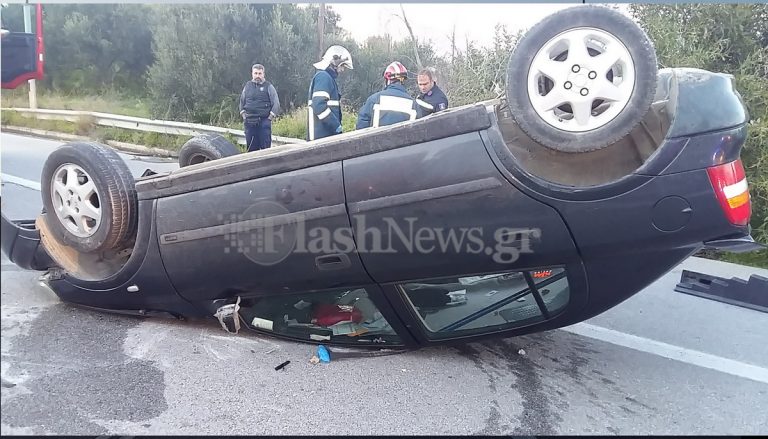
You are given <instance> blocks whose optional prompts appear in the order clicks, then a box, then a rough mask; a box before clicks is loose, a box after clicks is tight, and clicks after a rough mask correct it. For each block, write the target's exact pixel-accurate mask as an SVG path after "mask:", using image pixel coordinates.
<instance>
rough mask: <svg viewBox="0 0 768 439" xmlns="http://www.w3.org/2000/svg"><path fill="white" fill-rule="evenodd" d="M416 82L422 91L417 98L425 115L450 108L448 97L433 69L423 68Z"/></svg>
mask: <svg viewBox="0 0 768 439" xmlns="http://www.w3.org/2000/svg"><path fill="white" fill-rule="evenodd" d="M416 82H417V83H418V85H419V91H420V92H421V93H419V97H418V98H416V102H417V103H418V104H419V106H420V107H421V108H422V111H423V112H424V115H425V116H427V115H430V114H432V113H437V112H438V111H442V110H445V109H446V108H448V97H447V96H445V93H443V91H442V90H440V87H438V86H437V83H436V82H435V78H434V75H433V74H432V70H430V69H423V70H422V71H420V72H419V75H418V76H417V77H416Z"/></svg>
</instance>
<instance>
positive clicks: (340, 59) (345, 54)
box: [313, 46, 353, 70]
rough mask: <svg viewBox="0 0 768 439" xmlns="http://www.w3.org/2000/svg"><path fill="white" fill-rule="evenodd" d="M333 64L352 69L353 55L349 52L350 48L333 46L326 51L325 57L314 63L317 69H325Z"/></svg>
mask: <svg viewBox="0 0 768 439" xmlns="http://www.w3.org/2000/svg"><path fill="white" fill-rule="evenodd" d="M331 64H333V65H335V66H343V67H346V68H348V69H350V70H352V69H353V67H352V55H350V54H349V50H347V49H345V48H343V47H341V46H331V47H329V48H328V50H326V51H325V55H323V59H321V60H320V61H318V62H316V63H314V64H313V65H314V66H315V68H316V69H319V70H325V69H327V68H328V66H329V65H331Z"/></svg>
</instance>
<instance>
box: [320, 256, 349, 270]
mask: <svg viewBox="0 0 768 439" xmlns="http://www.w3.org/2000/svg"><path fill="white" fill-rule="evenodd" d="M315 265H316V266H317V268H319V269H320V270H338V269H341V268H349V266H350V265H352V264H351V263H350V262H349V256H347V255H345V254H344V253H336V254H332V255H323V256H318V257H316V258H315Z"/></svg>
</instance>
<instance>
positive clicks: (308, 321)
mask: <svg viewBox="0 0 768 439" xmlns="http://www.w3.org/2000/svg"><path fill="white" fill-rule="evenodd" d="M240 317H241V318H242V319H243V321H244V322H245V323H246V325H247V326H248V327H250V328H251V329H255V330H258V331H265V332H270V333H273V334H276V335H282V336H287V337H291V338H298V339H303V340H310V341H318V342H325V343H333V344H338V343H342V344H356V345H363V344H386V345H398V344H401V341H400V338H399V337H398V336H397V334H396V333H395V331H394V329H392V327H391V326H390V325H389V322H387V319H386V318H384V316H383V315H382V314H381V312H379V309H378V307H377V306H376V305H375V304H374V302H373V301H372V300H371V299H370V298H369V297H368V291H367V290H366V289H365V288H356V289H344V290H335V291H326V292H317V293H304V294H290V295H288V294H286V295H280V296H270V297H261V298H243V299H242V301H241V303H240Z"/></svg>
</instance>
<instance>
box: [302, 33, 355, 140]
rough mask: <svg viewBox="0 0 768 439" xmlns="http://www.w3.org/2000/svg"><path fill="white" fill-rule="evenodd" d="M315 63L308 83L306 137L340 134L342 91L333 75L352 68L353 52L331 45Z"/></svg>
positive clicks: (313, 138)
mask: <svg viewBox="0 0 768 439" xmlns="http://www.w3.org/2000/svg"><path fill="white" fill-rule="evenodd" d="M314 66H315V68H316V69H317V70H318V71H317V72H316V73H315V76H314V77H313V78H312V83H311V84H310V86H309V101H308V109H307V112H308V113H309V114H308V115H307V116H308V117H307V121H308V125H307V140H315V139H322V138H323V137H328V136H333V135H335V134H341V93H339V86H338V84H337V83H336V77H337V76H338V75H339V73H340V72H343V71H344V69H350V70H352V69H353V67H352V55H350V54H349V51H348V50H347V49H345V48H344V47H342V46H331V47H329V48H328V50H326V51H325V54H324V55H323V59H321V60H320V61H318V62H316V63H315V64H314Z"/></svg>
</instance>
